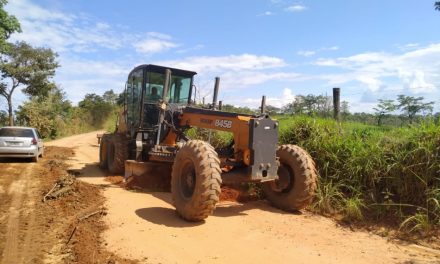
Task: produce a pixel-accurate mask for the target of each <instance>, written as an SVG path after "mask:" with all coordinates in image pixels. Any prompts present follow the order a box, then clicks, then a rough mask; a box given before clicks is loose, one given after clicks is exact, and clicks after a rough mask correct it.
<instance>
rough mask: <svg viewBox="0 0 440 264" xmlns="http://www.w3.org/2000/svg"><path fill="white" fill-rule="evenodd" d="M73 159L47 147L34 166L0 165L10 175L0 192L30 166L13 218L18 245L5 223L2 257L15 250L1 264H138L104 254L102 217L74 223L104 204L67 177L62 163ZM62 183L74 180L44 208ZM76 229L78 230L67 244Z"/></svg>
mask: <svg viewBox="0 0 440 264" xmlns="http://www.w3.org/2000/svg"><path fill="white" fill-rule="evenodd" d="M73 155H74V152H73V151H72V150H71V149H68V148H62V147H47V148H46V150H45V157H44V158H43V159H41V160H40V162H39V163H37V164H31V163H26V162H23V161H21V160H18V161H13V162H12V163H11V162H8V163H0V170H1V171H2V172H5V171H7V172H8V173H7V174H8V175H2V176H3V177H1V178H2V180H3V181H0V186H2V189H4V188H5V187H7V186H8V184H10V183H8V182H7V181H4V179H9V180H11V179H16V178H17V177H19V176H18V175H19V174H20V173H22V171H23V170H24V169H25V168H26V167H28V166H32V170H31V171H30V173H32V174H31V175H29V176H28V177H24V176H23V177H21V180H22V181H28V182H27V183H26V184H27V185H26V186H27V187H25V188H27V193H25V194H24V195H23V198H22V199H23V202H22V208H21V210H20V211H21V213H20V215H19V216H18V218H17V222H18V230H19V232H18V233H17V234H16V235H17V236H18V241H19V242H18V243H17V240H16V239H12V238H11V237H8V235H10V234H9V233H8V235H6V233H5V231H6V229H5V228H7V227H6V225H3V221H6V220H3V221H1V223H2V224H1V225H0V253H1V252H3V251H4V249H5V248H11V247H12V248H17V252H16V254H15V255H11V254H9V255H8V254H6V255H5V254H3V259H2V258H1V257H2V256H1V255H0V262H1V263H6V262H8V263H11V262H14V263H115V262H117V263H136V262H134V261H131V260H127V259H124V258H120V257H116V256H114V255H113V254H112V253H110V252H108V251H106V250H104V249H103V248H102V246H103V245H102V243H101V238H100V234H101V232H103V231H104V230H105V229H106V226H105V224H104V222H103V221H102V215H100V214H96V215H93V216H91V217H89V218H87V219H85V220H82V221H79V220H78V218H79V217H80V216H83V215H86V214H88V213H90V212H93V211H96V210H97V209H101V208H102V206H103V203H104V198H103V196H102V191H101V189H100V187H98V186H94V185H90V184H87V183H84V182H81V181H76V180H75V179H74V177H73V176H72V175H69V173H68V172H67V165H66V164H65V161H66V159H68V158H69V157H72V156H73ZM11 174H12V175H11ZM25 176H26V175H25ZM63 179H64V181H66V180H68V181H71V180H73V184H72V185H71V186H72V187H73V190H72V191H71V192H69V193H65V194H64V195H62V196H60V197H58V198H57V199H53V200H46V202H43V201H42V198H43V196H44V195H45V194H46V193H48V191H49V190H51V189H52V187H53V186H54V184H55V183H56V182H59V181H60V180H61V181H62V180H63ZM29 181H30V182H29ZM0 194H1V193H0ZM4 195H5V196H6V197H3V195H2V197H1V198H4V199H2V203H1V205H2V206H1V207H0V212H1V214H0V215H1V216H7V215H8V210H7V207H6V206H5V204H7V205H9V204H10V200H11V199H10V197H8V195H6V194H5V193H4ZM29 204H32V206H31V207H32V208H28V205H29ZM0 220H1V219H0ZM6 222H7V221H6ZM75 226H76V230H75V232H74V233H73V235H72V237H71V239H70V241H69V237H70V236H71V234H72V230H73V229H74V227H75ZM43 230H44V235H42V231H43ZM68 241H69V242H68ZM67 242H68V243H67ZM11 243H13V244H11ZM5 261H6V262H5Z"/></svg>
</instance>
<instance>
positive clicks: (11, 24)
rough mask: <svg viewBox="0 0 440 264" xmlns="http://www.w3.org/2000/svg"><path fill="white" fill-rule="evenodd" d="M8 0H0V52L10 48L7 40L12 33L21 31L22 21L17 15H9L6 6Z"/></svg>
mask: <svg viewBox="0 0 440 264" xmlns="http://www.w3.org/2000/svg"><path fill="white" fill-rule="evenodd" d="M7 3H8V1H7V0H0V52H1V53H3V52H5V51H6V49H7V48H8V45H7V43H6V40H7V39H9V37H10V36H11V34H12V33H14V32H21V28H20V23H19V22H18V20H17V18H16V17H15V16H11V15H9V14H8V13H7V12H6V11H5V10H4V7H5V5H6V4H7Z"/></svg>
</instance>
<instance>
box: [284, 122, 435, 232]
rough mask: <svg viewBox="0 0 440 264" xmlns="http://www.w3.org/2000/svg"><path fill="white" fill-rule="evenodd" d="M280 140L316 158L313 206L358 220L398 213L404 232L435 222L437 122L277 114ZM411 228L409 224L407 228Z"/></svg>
mask: <svg viewBox="0 0 440 264" xmlns="http://www.w3.org/2000/svg"><path fill="white" fill-rule="evenodd" d="M278 120H279V121H280V144H296V145H299V146H301V147H303V148H304V149H306V150H307V151H308V152H309V153H310V154H311V156H312V157H313V159H314V160H315V161H316V164H317V168H318V171H319V173H320V186H319V188H318V194H317V198H316V201H315V203H314V204H313V206H312V209H314V210H317V211H319V212H323V213H327V214H328V213H332V212H333V213H342V214H343V215H344V218H345V219H346V220H348V221H361V220H362V219H363V218H364V215H365V212H367V211H369V212H372V215H374V216H375V217H376V219H377V220H385V219H387V218H388V217H393V218H398V219H400V221H401V222H402V227H405V229H406V230H408V231H420V230H425V231H426V230H428V229H429V228H427V225H430V226H431V227H437V228H438V227H439V226H440V225H439V220H440V217H439V215H440V207H439V201H440V191H439V189H440V178H439V176H438V175H440V127H439V126H436V125H435V124H433V123H426V124H422V125H420V126H412V127H404V128H392V127H391V128H390V127H386V128H382V127H376V126H368V125H363V124H359V123H351V122H347V123H342V124H338V123H336V122H335V121H333V120H328V119H314V118H309V117H286V116H282V117H279V118H278ZM406 227H410V228H406Z"/></svg>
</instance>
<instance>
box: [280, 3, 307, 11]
mask: <svg viewBox="0 0 440 264" xmlns="http://www.w3.org/2000/svg"><path fill="white" fill-rule="evenodd" d="M306 9H307V7H306V6H305V5H303V4H294V5H291V6H289V7H286V8H285V10H286V11H288V12H301V11H305V10H306Z"/></svg>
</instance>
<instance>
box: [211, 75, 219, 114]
mask: <svg viewBox="0 0 440 264" xmlns="http://www.w3.org/2000/svg"><path fill="white" fill-rule="evenodd" d="M219 86H220V77H215V85H214V95H213V97H212V109H214V110H216V108H217V97H218V89H219Z"/></svg>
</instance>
